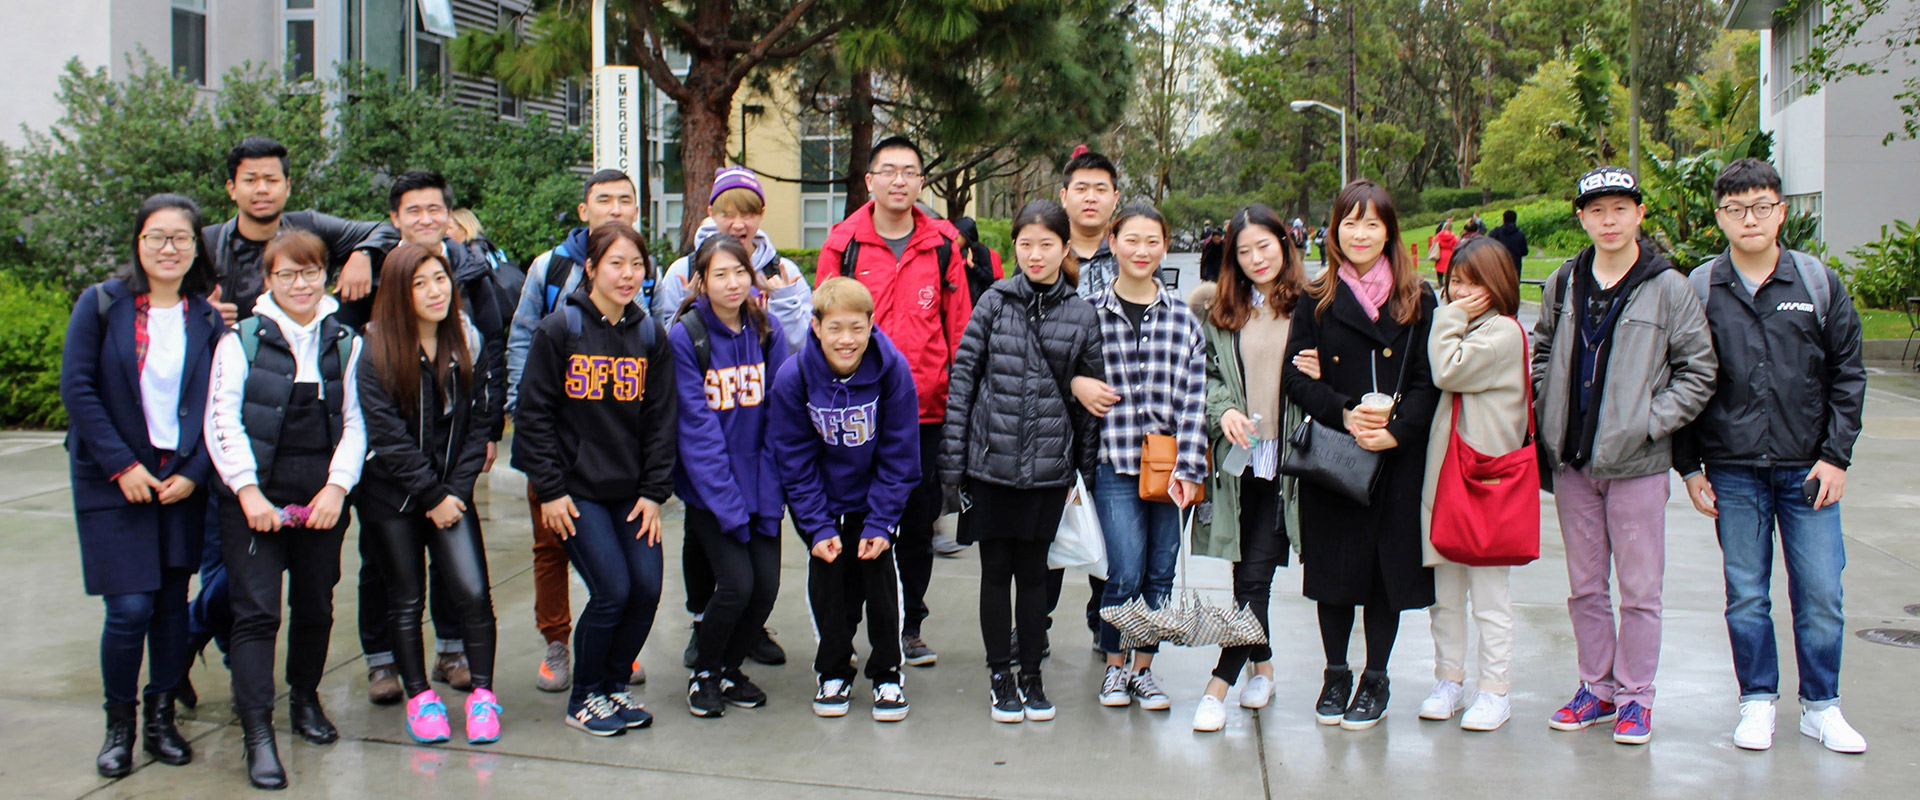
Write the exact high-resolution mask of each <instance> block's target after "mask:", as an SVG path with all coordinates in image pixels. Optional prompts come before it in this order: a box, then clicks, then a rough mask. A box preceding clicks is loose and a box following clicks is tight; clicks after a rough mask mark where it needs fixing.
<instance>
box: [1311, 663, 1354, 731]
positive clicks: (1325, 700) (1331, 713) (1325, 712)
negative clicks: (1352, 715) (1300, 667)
mask: <svg viewBox="0 0 1920 800" xmlns="http://www.w3.org/2000/svg"><path fill="white" fill-rule="evenodd" d="M1325 674H1326V683H1325V684H1323V685H1322V686H1321V687H1320V700H1319V701H1318V702H1316V703H1314V704H1313V714H1314V717H1315V718H1316V719H1317V720H1318V721H1319V722H1320V724H1322V725H1338V724H1340V718H1341V717H1343V716H1345V715H1346V713H1347V701H1348V700H1349V699H1350V698H1352V697H1353V670H1351V669H1348V668H1347V667H1328V668H1327V671H1326V673H1325Z"/></svg>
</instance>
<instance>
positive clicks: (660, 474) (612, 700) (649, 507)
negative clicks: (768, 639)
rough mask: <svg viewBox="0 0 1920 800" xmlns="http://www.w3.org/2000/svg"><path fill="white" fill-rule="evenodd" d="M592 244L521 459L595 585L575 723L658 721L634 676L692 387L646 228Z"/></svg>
mask: <svg viewBox="0 0 1920 800" xmlns="http://www.w3.org/2000/svg"><path fill="white" fill-rule="evenodd" d="M584 255H585V256H586V260H585V261H584V262H583V265H582V271H583V277H582V279H581V288H579V289H576V290H575V291H574V292H573V294H571V295H568V296H567V298H566V305H565V306H562V307H561V309H560V311H559V312H558V313H555V314H550V315H548V316H547V318H546V319H544V320H541V321H540V325H539V327H537V328H535V329H534V335H533V341H532V342H531V343H530V344H529V345H528V349H527V362H526V371H525V372H524V373H523V374H522V378H521V380H522V382H521V386H520V407H519V415H518V416H517V417H516V418H515V426H516V428H517V430H516V431H515V433H514V437H513V462H514V466H515V468H517V469H519V470H520V471H521V472H524V473H526V474H527V482H528V483H529V484H530V485H531V486H533V489H534V493H535V498H536V499H538V500H539V501H540V514H541V517H542V521H543V523H544V524H545V525H546V528H547V530H550V531H553V533H554V535H556V536H558V537H559V538H560V540H561V544H562V545H563V546H564V547H565V548H566V551H567V558H568V560H570V561H572V562H573V567H574V569H576V570H578V571H579V572H580V578H581V580H582V581H584V582H585V583H586V585H587V592H588V597H587V606H586V608H585V610H583V611H581V612H580V619H579V624H578V625H576V626H575V628H574V635H573V640H574V641H573V646H574V656H575V658H574V659H573V693H572V695H571V696H570V697H569V698H568V700H567V724H568V725H569V726H571V727H573V728H576V729H578V730H580V731H583V732H585V733H588V734H590V735H593V736H613V735H616V734H621V733H625V732H626V730H627V729H628V728H644V727H646V726H647V725H649V724H651V723H652V722H653V715H652V714H649V713H648V712H647V711H646V709H645V708H644V707H642V705H641V703H640V701H639V700H638V699H636V698H635V697H634V696H633V695H632V694H631V693H629V692H628V691H627V686H628V682H629V680H630V679H631V677H632V670H633V663H634V660H635V659H636V658H638V657H639V655H640V649H641V647H642V646H644V645H645V644H646V642H647V634H648V633H649V632H650V631H651V630H652V629H653V617H654V612H655V611H656V610H657V609H658V607H659V604H660V570H661V562H660V504H661V503H664V502H666V501H667V497H668V495H670V494H672V492H673V468H674V462H675V455H676V448H677V445H676V443H675V440H676V438H677V425H676V418H677V414H678V400H677V396H676V395H675V393H674V391H673V385H674V374H673V355H672V349H671V347H670V346H669V344H668V343H667V334H666V332H665V331H664V330H662V329H661V327H660V323H659V322H656V321H655V320H654V319H653V318H652V317H650V316H648V315H647V312H646V309H644V308H643V307H641V305H640V304H639V303H638V302H636V301H635V298H636V297H638V296H639V294H640V285H641V283H642V282H643V281H644V280H645V278H646V273H647V260H646V239H645V238H643V237H642V236H641V235H640V232H639V231H636V230H634V229H633V227H632V226H630V225H627V224H626V223H624V222H608V223H604V224H602V225H600V226H599V227H597V228H594V229H593V231H592V232H591V233H590V234H588V236H587V249H586V252H585V253H584Z"/></svg>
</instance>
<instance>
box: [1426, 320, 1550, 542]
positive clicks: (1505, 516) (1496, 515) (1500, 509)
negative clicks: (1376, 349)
mask: <svg viewBox="0 0 1920 800" xmlns="http://www.w3.org/2000/svg"><path fill="white" fill-rule="evenodd" d="M1514 324H1516V325H1517V324H1519V322H1518V321H1517V320H1516V321H1515V323H1514ZM1526 337H1527V333H1526V328H1525V327H1522V328H1521V330H1520V341H1521V348H1520V352H1522V353H1525V352H1527V349H1526V345H1525V343H1526ZM1526 367H1527V365H1526V362H1525V360H1524V359H1523V360H1522V361H1521V364H1520V368H1521V373H1522V380H1521V385H1522V386H1524V387H1525V391H1526V397H1527V438H1526V442H1525V443H1524V444H1522V445H1520V447H1519V449H1516V450H1514V451H1513V452H1511V453H1506V454H1504V455H1498V456H1489V455H1486V454H1484V453H1481V452H1480V451H1478V450H1475V449H1473V448H1472V447H1471V446H1469V445H1468V444H1467V442H1466V440H1465V439H1462V438H1460V395H1458V394H1455V395H1454V396H1453V430H1452V432H1451V434H1450V435H1449V436H1448V437H1447V452H1446V454H1445V460H1444V461H1442V462H1441V463H1440V478H1439V483H1438V484H1437V485H1436V486H1435V487H1434V493H1433V549H1434V550H1435V551H1437V552H1439V553H1440V555H1441V556H1443V557H1445V558H1446V559H1447V560H1448V561H1452V562H1454V563H1456V564H1465V565H1467V566H1469V567H1503V566H1519V565H1521V564H1526V563H1529V562H1532V561H1534V560H1536V559H1538V558H1540V461H1539V459H1538V458H1537V457H1536V455H1535V453H1534V449H1535V443H1534V427H1533V380H1532V377H1531V376H1530V375H1527V374H1526Z"/></svg>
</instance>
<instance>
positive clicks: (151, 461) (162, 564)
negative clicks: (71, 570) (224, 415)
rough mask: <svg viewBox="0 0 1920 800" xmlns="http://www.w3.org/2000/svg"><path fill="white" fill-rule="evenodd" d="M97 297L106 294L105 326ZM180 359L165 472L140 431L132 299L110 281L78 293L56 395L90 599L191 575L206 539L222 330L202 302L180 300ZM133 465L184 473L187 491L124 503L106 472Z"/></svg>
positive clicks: (143, 423)
mask: <svg viewBox="0 0 1920 800" xmlns="http://www.w3.org/2000/svg"><path fill="white" fill-rule="evenodd" d="M99 292H106V293H107V296H108V305H107V310H106V314H105V322H106V324H105V326H104V327H103V326H102V325H101V316H102V315H101V313H100V301H99V295H98V293H99ZM186 302H187V313H186V318H187V363H186V369H185V371H184V372H183V373H182V374H181V385H180V406H179V409H178V410H177V412H176V413H178V414H179V415H180V442H179V445H178V448H177V449H176V451H175V457H174V458H172V459H170V460H169V461H168V462H167V463H166V465H165V466H162V465H161V463H160V455H159V453H158V452H157V451H156V450H155V449H154V447H153V444H152V442H151V441H150V439H149V436H148V434H147V418H146V413H145V411H144V410H143V409H142V406H141V397H140V361H139V354H138V352H137V350H136V345H135V342H134V314H135V311H134V295H133V292H132V290H131V289H129V288H128V287H127V284H126V282H124V281H122V280H120V279H118V278H116V279H113V280H109V281H107V282H105V283H102V284H99V285H97V286H94V287H91V288H89V289H87V290H86V291H84V292H81V293H80V300H79V301H78V302H76V303H75V304H74V307H73V316H72V317H71V318H70V319H69V320H68V321H67V340H66V345H65V348H64V351H63V353H62V356H61V364H60V399H61V401H62V402H63V403H64V404H65V405H66V408H67V416H68V417H69V418H70V420H71V422H70V423H69V426H68V428H67V453H68V463H69V471H70V474H71V476H72V480H73V510H74V523H75V527H77V528H78V529H79V534H80V563H81V572H82V575H83V576H84V578H85V580H86V587H87V593H88V594H96V595H99V594H124V593H129V592H151V591H155V590H157V589H159V588H160V574H161V571H162V570H163V569H196V568H198V567H199V565H200V549H201V547H202V545H203V543H204V541H205V533H206V531H205V528H206V503H207V490H208V489H209V488H211V484H212V481H213V480H215V473H214V469H213V459H212V457H211V456H210V455H208V453H207V447H206V444H205V442H204V441H202V438H203V437H202V436H201V428H202V425H203V424H204V423H205V421H206V409H207V381H208V378H209V377H210V374H211V373H212V370H213V348H214V344H215V343H216V342H218V341H219V338H220V336H221V335H222V334H223V333H225V331H226V326H225V325H224V324H222V323H221V322H220V317H219V312H217V311H215V310H214V308H213V306H212V305H211V304H209V303H208V302H207V301H206V299H205V298H202V297H189V298H187V301H186ZM136 463H138V464H141V465H144V466H145V467H146V468H147V471H148V472H151V473H153V475H154V477H156V478H159V479H161V480H165V479H166V478H167V477H169V476H171V475H176V474H177V475H183V476H185V477H186V478H187V479H188V480H191V481H193V482H194V484H195V486H196V489H195V491H194V493H193V495H192V496H191V497H189V498H187V499H185V500H182V501H180V502H177V503H174V504H171V505H165V506H163V505H160V504H159V503H157V502H153V503H129V502H127V499H126V496H125V495H123V494H121V492H120V487H119V485H118V484H117V483H115V482H114V476H116V475H118V474H120V473H121V472H123V471H125V470H127V469H128V468H130V467H132V466H133V465H134V464H136Z"/></svg>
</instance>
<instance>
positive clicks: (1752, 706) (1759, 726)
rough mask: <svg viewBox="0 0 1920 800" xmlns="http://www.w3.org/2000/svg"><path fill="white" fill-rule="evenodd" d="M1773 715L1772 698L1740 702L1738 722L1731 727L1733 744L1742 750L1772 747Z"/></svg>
mask: <svg viewBox="0 0 1920 800" xmlns="http://www.w3.org/2000/svg"><path fill="white" fill-rule="evenodd" d="M1773 717H1774V709H1773V701H1772V700H1748V701H1746V702H1743V703H1741V704H1740V724H1739V725H1735V726H1734V728H1733V746H1734V747H1738V748H1740V749H1742V750H1767V749H1770V748H1772V747H1773ZM1815 738H1819V737H1817V736H1816V737H1815Z"/></svg>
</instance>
